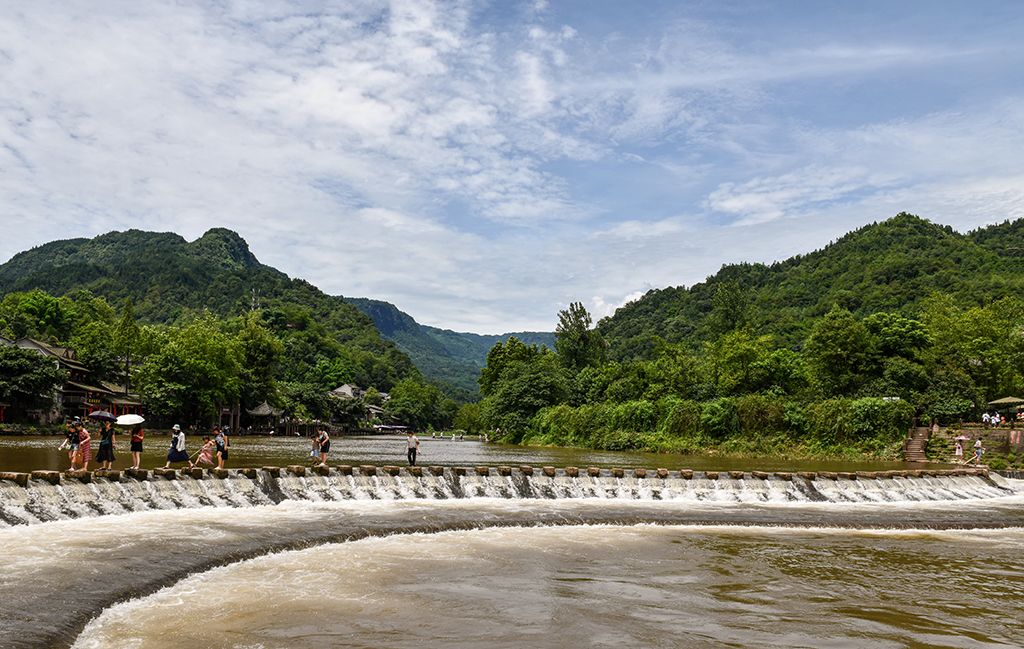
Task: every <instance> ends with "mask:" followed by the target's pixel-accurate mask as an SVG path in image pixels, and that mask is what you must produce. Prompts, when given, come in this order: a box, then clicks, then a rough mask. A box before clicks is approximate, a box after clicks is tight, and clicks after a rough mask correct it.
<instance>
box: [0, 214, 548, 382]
mask: <svg viewBox="0 0 1024 649" xmlns="http://www.w3.org/2000/svg"><path fill="white" fill-rule="evenodd" d="M32 289H39V290H42V291H45V292H46V293H48V294H50V295H55V296H60V295H65V294H68V293H70V292H73V291H80V290H85V291H89V292H90V293H92V294H93V295H96V296H100V297H103V298H104V299H105V300H107V301H108V302H109V303H110V304H114V305H117V304H121V303H122V302H123V301H124V300H126V299H130V300H131V301H132V302H133V304H134V306H135V313H136V315H137V317H138V318H139V319H140V320H141V321H143V322H150V323H164V324H167V323H173V322H176V321H178V320H179V319H180V318H181V317H182V316H187V315H188V314H189V313H190V312H193V311H196V310H199V309H209V310H210V311H211V312H212V313H214V314H216V315H218V316H231V315H238V314H241V313H244V312H246V311H248V310H251V309H252V308H254V307H259V308H260V309H262V310H263V312H264V313H265V315H266V319H267V321H268V323H270V324H271V325H273V326H276V327H278V328H279V329H281V330H282V331H286V332H287V333H288V334H289V336H288V337H289V338H293V339H298V338H304V339H306V340H305V342H300V341H299V340H293V343H294V344H293V345H292V346H291V347H290V349H291V351H292V352H294V353H293V355H292V357H291V361H294V362H299V363H300V364H302V357H303V356H305V357H307V359H308V358H309V357H311V356H313V357H315V356H322V357H324V358H329V357H331V356H332V354H331V352H330V350H329V349H322V347H323V345H324V343H323V342H322V341H320V342H318V341H316V340H310V339H309V336H304V335H295V334H296V333H297V332H299V331H304V330H305V329H306V328H309V327H312V328H314V329H316V330H318V332H319V333H322V334H323V336H324V337H325V338H326V339H329V340H332V341H334V342H336V343H339V344H342V345H346V346H349V347H353V348H355V349H358V350H361V351H362V352H366V353H368V354H369V355H370V356H365V355H364V357H363V358H362V360H361V362H360V363H359V364H360V365H362V366H364V369H365V370H366V371H364V372H361V373H359V374H358V375H357V376H355V377H354V378H352V379H347V380H356V381H359V382H360V384H361V385H365V384H369V385H377V386H383V387H382V389H384V388H386V387H388V386H390V385H392V384H394V383H395V382H396V381H397V380H398V379H400V378H401V377H403V376H405V375H407V374H408V373H409V370H410V367H409V365H410V359H411V362H412V364H414V365H415V366H416V367H417V368H418V369H419V370H420V371H421V372H422V373H423V375H424V376H426V377H427V378H429V379H431V380H433V381H435V382H437V383H438V384H440V385H442V386H443V387H444V388H445V389H446V391H447V392H448V393H449V394H451V395H452V396H454V397H456V398H458V399H460V400H463V401H468V400H473V399H476V398H477V396H478V387H477V377H478V375H479V373H480V368H481V367H482V366H483V364H484V359H485V358H486V356H487V351H488V350H489V349H490V348H491V347H492V346H493V345H494V343H495V342H497V341H499V340H505V339H507V337H508V336H509V335H516V336H519V337H520V338H521V339H525V340H528V341H530V342H537V343H540V344H545V345H548V346H550V345H552V344H553V335H552V334H550V333H548V334H544V333H529V332H527V333H517V334H505V335H503V336H480V335H477V334H471V333H460V332H455V331H448V330H442V329H435V328H433V327H426V326H422V325H420V324H419V323H417V322H416V321H415V320H413V319H412V317H411V316H409V315H407V314H405V313H403V312H402V311H399V310H398V309H397V308H396V307H395V306H394V305H392V304H389V303H387V302H382V301H379V300H371V299H366V298H342V297H333V296H329V295H326V294H324V293H323V292H321V291H320V290H319V289H317V288H316V287H314V286H312V285H310V284H309V283H307V282H305V281H302V280H298V279H290V278H289V277H288V276H287V275H285V274H284V273H281V272H280V271H277V270H276V269H274V268H271V267H269V266H265V265H263V264H261V263H259V261H258V260H257V259H256V258H255V257H254V256H253V254H252V253H251V252H250V251H249V247H248V245H247V244H246V242H245V241H244V240H243V239H242V238H241V237H240V236H238V235H237V234H236V233H234V232H232V231H230V230H225V229H219V228H217V229H212V230H210V231H209V232H207V233H206V234H205V235H203V236H202V237H201V238H199V239H197V240H196V241H193V242H188V241H186V240H185V239H183V238H182V237H180V236H178V235H176V234H173V233H157V232H142V231H138V230H129V231H127V232H111V233H109V234H105V235H102V236H99V237H96V238H94V239H69V240H66V241H54V242H51V243H48V244H46V245H43V246H39V247H38V248H33V249H32V250H29V251H26V252H23V253H20V254H18V255H15V256H14V257H13V258H12V259H11V260H10V261H9V262H7V263H6V264H3V265H0V295H2V294H5V293H11V292H17V291H27V290H32ZM316 337H317V336H313V338H316ZM399 352H404V354H405V355H407V356H408V358H406V357H405V356H404V355H403V354H402V353H399ZM314 364H315V363H314ZM334 373H335V374H339V376H340V375H342V374H344V372H334Z"/></svg>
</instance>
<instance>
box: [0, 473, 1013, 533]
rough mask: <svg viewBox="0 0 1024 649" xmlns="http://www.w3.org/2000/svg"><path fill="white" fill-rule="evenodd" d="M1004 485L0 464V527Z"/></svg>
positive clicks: (787, 498)
mask: <svg viewBox="0 0 1024 649" xmlns="http://www.w3.org/2000/svg"><path fill="white" fill-rule="evenodd" d="M1012 493H1014V488H1013V487H1012V486H1011V485H1010V483H1008V482H1007V481H1006V480H1004V479H1003V478H1002V477H1000V476H998V475H995V474H989V472H988V470H987V469H984V468H960V469H947V470H911V471H880V472H856V473H852V472H851V473H842V472H840V473H832V472H816V473H810V472H798V473H786V472H773V473H768V472H761V471H753V472H743V471H720V472H715V471H691V470H688V469H683V470H678V471H675V470H672V471H670V470H668V469H600V468H597V467H590V468H579V467H564V468H555V467H533V466H521V467H508V466H499V467H491V466H478V467H433V466H432V467H408V468H406V467H397V466H358V467H355V466H335V467H324V466H321V467H306V466H289V467H263V468H262V469H232V470H224V469H209V470H205V471H204V470H202V469H181V470H174V469H154V470H151V471H147V470H138V471H133V470H127V471H107V472H103V471H95V472H85V471H75V472H65V473H60V472H57V471H35V472H33V473H30V474H29V473H0V526H2V527H7V526H12V525H24V524H31V523H39V522H44V521H52V520H62V519H71V518H83V517H91V516H99V515H104V514H123V513H128V512H135V511H145V510H153V509H186V508H195V507H251V506H259V505H274V504H277V503H280V502H283V501H287V500H307V501H332V500H334V501H336V500H352V499H364V500H365V499H373V500H397V499H452V498H505V499H516V498H520V499H522V498H532V499H565V498H586V499H617V500H665V501H680V502H687V501H689V502H701V501H712V502H714V501H719V502H753V503H756V502H836V503H839V502H907V501H934V500H963V499H972V498H995V497H999V496H1005V495H1009V494H1012Z"/></svg>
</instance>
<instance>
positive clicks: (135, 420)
mask: <svg viewBox="0 0 1024 649" xmlns="http://www.w3.org/2000/svg"><path fill="white" fill-rule="evenodd" d="M144 421H146V420H145V419H144V418H143V417H142V415H121V416H120V417H118V418H117V422H115V423H116V424H117V425H118V426H134V425H135V424H141V423H143V422H144Z"/></svg>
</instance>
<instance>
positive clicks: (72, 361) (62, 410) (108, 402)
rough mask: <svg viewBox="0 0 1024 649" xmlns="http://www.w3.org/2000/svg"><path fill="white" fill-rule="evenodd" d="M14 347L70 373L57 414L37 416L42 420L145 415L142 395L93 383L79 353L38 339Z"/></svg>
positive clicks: (59, 397) (56, 406)
mask: <svg viewBox="0 0 1024 649" xmlns="http://www.w3.org/2000/svg"><path fill="white" fill-rule="evenodd" d="M14 344H15V345H17V346H18V347H21V348H22V349H29V350H32V351H35V352H37V353H39V354H40V355H42V356H45V357H47V358H52V359H53V360H54V362H55V363H57V365H58V366H59V367H60V368H61V369H63V370H64V371H65V372H67V373H68V379H67V380H66V381H65V382H64V384H63V385H61V386H59V387H58V388H57V392H56V395H55V399H54V409H53V411H51V412H50V413H43V412H37V413H35V414H36V415H37V416H38V417H39V418H40V419H43V420H51V421H52V420H54V419H60V418H61V417H72V416H78V417H85V416H86V415H88V414H89V413H90V412H92V411H93V410H108V411H110V412H111V413H113V414H115V415H123V414H127V413H138V412H140V411H141V409H142V404H141V403H140V402H139V400H138V395H134V394H129V393H128V391H127V390H125V389H124V388H123V387H122V386H118V385H116V384H109V383H108V384H106V385H104V384H103V382H101V381H96V382H94V381H92V380H91V379H90V376H89V375H90V374H91V372H90V371H89V368H87V367H86V366H85V365H83V364H82V363H80V362H79V361H78V358H77V357H76V355H75V350H73V349H71V348H69V347H59V346H57V345H50V344H48V343H44V342H42V341H40V340H36V339H34V338H20V339H18V340H17V341H15V342H14ZM96 383H98V384H99V385H96Z"/></svg>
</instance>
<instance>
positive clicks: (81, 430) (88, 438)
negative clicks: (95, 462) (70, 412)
mask: <svg viewBox="0 0 1024 649" xmlns="http://www.w3.org/2000/svg"><path fill="white" fill-rule="evenodd" d="M76 428H77V429H78V462H79V464H80V465H81V468H82V470H83V471H88V470H89V461H90V460H92V435H90V434H89V431H87V430H86V429H85V424H83V423H82V422H81V420H79V421H78V424H77V425H76Z"/></svg>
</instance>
